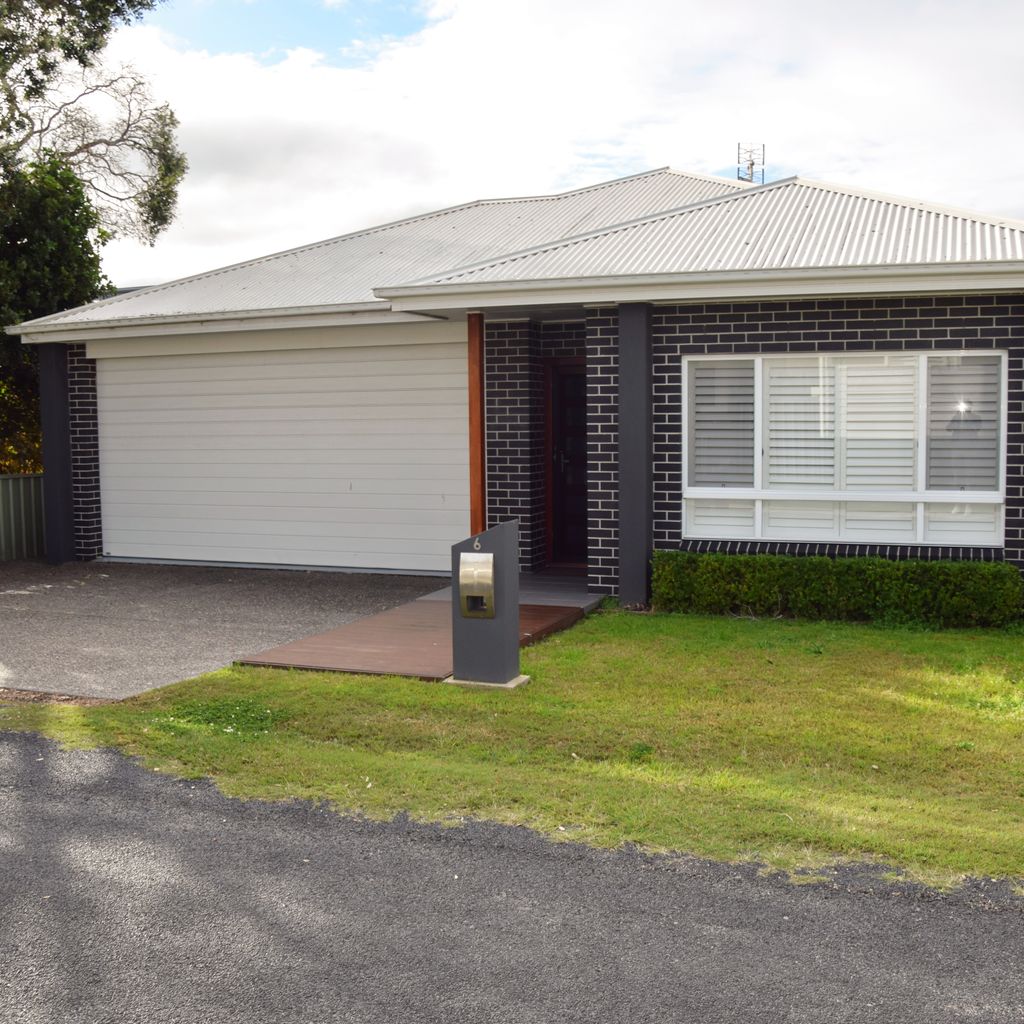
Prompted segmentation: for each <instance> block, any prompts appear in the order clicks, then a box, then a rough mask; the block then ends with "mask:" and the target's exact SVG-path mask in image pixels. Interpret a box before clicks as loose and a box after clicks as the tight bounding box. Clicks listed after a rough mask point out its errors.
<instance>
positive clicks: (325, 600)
mask: <svg viewBox="0 0 1024 1024" xmlns="http://www.w3.org/2000/svg"><path fill="white" fill-rule="evenodd" d="M446 582H447V581H446V580H441V579H437V578H436V577H434V578H431V577H422V576H398V575H386V574H381V575H369V574H366V573H337V572H301V571H287V570H279V571H275V570H268V569H219V568H209V567H201V566H198V567H188V566H178V565H129V564H125V563H118V562H114V563H102V562H78V563H75V562H71V563H68V564H65V565H59V566H50V565H45V564H43V563H39V562H7V563H0V687H2V688H7V689H12V690H16V689H24V690H44V691H47V692H49V693H67V694H75V695H79V696H85V697H106V698H122V697H129V696H131V695H132V694H135V693H141V692H142V691H143V690H149V689H152V688H153V687H155V686H164V685H166V684H167V683H173V682H177V681H178V680H180V679H187V678H188V677H189V676H194V675H198V674H199V673H201V672H208V671H210V670H211V669H215V668H220V667H221V666H223V665H227V664H230V663H231V662H232V661H233V660H235V659H236V658H240V657H242V656H243V655H246V654H256V653H258V652H259V651H262V650H265V649H266V648H268V647H275V646H277V645H278V644H283V643H287V642H288V641H289V640H297V639H299V638H300V637H302V636H305V635H307V634H309V633H316V632H322V631H323V630H327V629H331V628H332V627H334V626H340V625H342V624H343V623H345V622H351V621H352V620H353V619H357V618H359V617H360V616H362V615H369V614H370V613H372V612H379V611H384V609H386V608H390V607H392V606H394V605H396V604H401V603H402V602H404V601H411V600H412V599H413V598H416V597H420V596H422V595H423V594H427V593H430V592H431V591H432V590H437V589H438V587H439V586H444V585H445V584H446Z"/></svg>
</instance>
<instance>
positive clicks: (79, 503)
mask: <svg viewBox="0 0 1024 1024" xmlns="http://www.w3.org/2000/svg"><path fill="white" fill-rule="evenodd" d="M68 416H69V428H70V431H71V500H72V504H73V507H74V533H75V557H76V558H79V559H82V560H87V559H90V558H95V557H96V556H97V555H99V554H102V551H103V519H102V515H101V509H100V449H99V425H98V421H97V411H96V360H95V359H88V358H86V355H85V346H84V345H68Z"/></svg>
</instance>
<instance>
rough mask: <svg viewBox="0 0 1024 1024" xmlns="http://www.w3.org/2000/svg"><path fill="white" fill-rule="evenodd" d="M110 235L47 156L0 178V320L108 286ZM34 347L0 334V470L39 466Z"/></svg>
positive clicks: (72, 177)
mask: <svg viewBox="0 0 1024 1024" xmlns="http://www.w3.org/2000/svg"><path fill="white" fill-rule="evenodd" d="M108 237H109V235H107V233H106V232H104V231H103V229H102V228H101V227H100V218H99V215H98V214H97V212H96V210H95V208H94V207H93V206H92V204H91V203H90V201H89V197H88V196H87V194H86V191H85V186H84V185H83V183H82V182H81V180H80V179H79V178H78V176H77V175H76V174H75V172H74V171H73V170H72V169H71V167H70V166H69V165H68V164H67V162H66V161H64V160H62V159H61V158H60V157H58V156H55V155H53V154H48V155H43V156H42V158H41V159H40V160H39V161H37V162H34V163H32V164H30V165H28V166H26V167H22V168H16V169H15V170H13V171H10V172H9V173H8V174H7V176H6V178H5V179H4V180H3V182H2V183H0V323H4V324H12V323H18V322H19V321H21V320H25V319H29V318H31V317H37V316H46V315H48V314H49V313H56V312H58V311H60V310H62V309H67V308H69V307H71V306H78V305H81V304H82V303H83V302H89V301H91V300H92V299H95V298H97V297H99V296H101V295H105V294H111V293H112V292H113V288H112V286H111V284H110V282H109V281H108V280H107V279H106V278H105V277H104V275H103V271H102V269H101V266H100V248H101V247H102V245H103V244H104V242H105V241H106V240H107V238H108ZM38 391H39V389H38V385H37V366H36V352H35V348H34V347H33V346H31V345H22V344H21V342H20V340H19V339H18V338H16V337H11V336H8V335H3V336H2V337H0V473H31V472H39V470H40V469H41V451H40V448H41V442H40V437H39V426H38V424H39V393H38Z"/></svg>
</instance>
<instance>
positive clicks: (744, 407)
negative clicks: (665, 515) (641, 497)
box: [690, 360, 754, 487]
mask: <svg viewBox="0 0 1024 1024" xmlns="http://www.w3.org/2000/svg"><path fill="white" fill-rule="evenodd" d="M690 409H691V416H692V429H691V444H690V483H691V484H692V485H693V486H694V487H753V485H754V364H753V363H752V362H749V363H748V362H741V361H739V360H737V361H732V360H730V361H723V362H720V363H712V364H703V363H695V364H693V365H691V367H690Z"/></svg>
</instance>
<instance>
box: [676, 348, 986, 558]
mask: <svg viewBox="0 0 1024 1024" xmlns="http://www.w3.org/2000/svg"><path fill="white" fill-rule="evenodd" d="M687 365H688V368H689V376H688V381H689V384H688V389H689V390H688V400H689V412H688V415H689V424H690V426H689V437H690V445H689V450H690V452H689V467H688V468H689V472H688V474H687V478H686V488H689V489H690V491H689V492H688V491H687V490H686V489H684V492H683V497H684V499H685V518H684V531H685V533H686V534H687V535H688V536H692V537H726V538H736V539H742V538H750V537H753V538H757V539H764V540H772V539H792V540H806V541H808V542H813V541H831V540H836V541H853V542H860V541H866V542H876V543H879V544H892V543H897V544H915V543H917V544H921V543H923V544H951V545H985V546H989V545H997V544H999V543H1001V542H1002V537H1003V518H1004V509H1003V504H1002V498H1001V494H1000V487H1001V484H1002V481H1001V464H1002V463H1001V454H1002V449H1001V446H1002V444H1003V443H1004V440H1003V436H1002V435H1003V428H1002V416H1003V411H1004V410H1003V404H1002V403H1003V401H1004V399H1003V390H1002V389H1003V378H1004V375H1005V372H1006V363H1005V359H1004V357H1003V356H1001V355H999V354H997V353H992V352H990V353H984V354H974V353H968V354H950V355H937V354H934V353H930V354H929V353H921V354H906V353H902V352H900V353H893V354H891V355H885V354H879V353H871V354H865V355H835V356H833V355H828V356H774V355H772V356H763V357H759V358H758V359H755V360H751V361H747V360H728V359H721V360H711V359H707V358H704V357H698V358H697V359H696V360H694V361H692V362H688V364H687ZM758 459H760V460H761V461H760V462H758V461H757V460H758ZM755 484H756V488H757V489H756V490H755ZM922 487H923V488H924V493H922ZM699 488H705V490H703V491H702V490H699ZM710 488H721V489H722V490H726V489H730V490H729V491H727V493H724V494H722V495H720V496H719V495H713V494H712V493H711V491H710ZM941 491H946V492H949V491H964V492H973V495H971V494H969V493H965V494H964V498H967V501H966V502H964V501H962V500H959V499H958V500H957V501H955V502H953V503H951V502H950V498H951V497H954V496H953V495H950V494H948V493H947V494H941V493H938V492H941ZM928 492H936V493H935V494H934V497H932V496H931V495H930V494H929V493H928ZM981 492H985V493H981Z"/></svg>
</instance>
